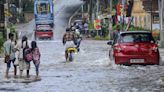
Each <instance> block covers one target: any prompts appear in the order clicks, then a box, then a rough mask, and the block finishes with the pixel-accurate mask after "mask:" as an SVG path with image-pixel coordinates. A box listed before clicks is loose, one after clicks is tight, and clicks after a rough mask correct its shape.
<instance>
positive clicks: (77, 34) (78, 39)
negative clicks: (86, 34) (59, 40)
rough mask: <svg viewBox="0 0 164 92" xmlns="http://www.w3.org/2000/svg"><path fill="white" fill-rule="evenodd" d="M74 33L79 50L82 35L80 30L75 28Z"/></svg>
mask: <svg viewBox="0 0 164 92" xmlns="http://www.w3.org/2000/svg"><path fill="white" fill-rule="evenodd" d="M74 35H75V41H76V48H77V51H78V52H79V50H80V49H79V47H80V43H81V41H82V35H81V34H80V30H79V29H75V32H74Z"/></svg>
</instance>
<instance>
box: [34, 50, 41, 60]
mask: <svg viewBox="0 0 164 92" xmlns="http://www.w3.org/2000/svg"><path fill="white" fill-rule="evenodd" d="M32 57H33V61H39V60H40V52H39V49H38V48H35V49H34V50H33V52H32Z"/></svg>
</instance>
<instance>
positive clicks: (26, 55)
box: [23, 42, 33, 62]
mask: <svg viewBox="0 0 164 92" xmlns="http://www.w3.org/2000/svg"><path fill="white" fill-rule="evenodd" d="M23 59H24V60H25V61H26V62H30V61H32V60H33V57H32V50H31V48H29V46H28V44H27V42H26V47H25V48H23Z"/></svg>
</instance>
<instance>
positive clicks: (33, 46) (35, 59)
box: [31, 41, 41, 79]
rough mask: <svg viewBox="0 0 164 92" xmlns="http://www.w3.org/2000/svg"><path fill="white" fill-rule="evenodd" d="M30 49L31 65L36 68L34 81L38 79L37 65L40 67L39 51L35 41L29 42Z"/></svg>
mask: <svg viewBox="0 0 164 92" xmlns="http://www.w3.org/2000/svg"><path fill="white" fill-rule="evenodd" d="M31 49H32V55H33V63H34V65H35V68H36V79H37V78H38V77H39V65H40V56H41V55H40V51H39V48H38V46H37V43H36V41H32V42H31Z"/></svg>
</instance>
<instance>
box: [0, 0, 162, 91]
mask: <svg viewBox="0 0 164 92" xmlns="http://www.w3.org/2000/svg"><path fill="white" fill-rule="evenodd" d="M70 1H73V0H67V1H66V0H58V1H56V3H57V6H55V13H56V15H55V28H54V40H40V41H37V43H38V47H39V48H40V51H41V65H40V77H41V80H39V81H33V80H32V81H29V80H28V79H20V78H13V67H12V68H11V69H10V76H11V78H9V79H5V78H4V75H5V68H6V65H5V64H4V63H3V62H2V61H3V60H2V59H0V61H1V62H0V92H164V66H158V65H148V66H140V65H133V66H122V65H115V64H113V62H111V61H110V59H109V56H108V54H109V46H108V45H107V41H95V40H83V41H82V43H81V46H80V52H79V53H76V54H75V55H74V61H73V62H67V63H66V62H65V57H64V50H65V47H64V46H63V44H62V39H61V38H62V36H63V33H64V32H65V28H66V27H67V23H68V19H69V17H70V16H71V14H73V13H74V11H76V9H75V10H74V11H72V12H69V13H68V11H70V10H72V9H74V8H75V7H76V8H78V7H79V5H80V4H81V2H80V0H74V3H70ZM71 6H74V7H71ZM33 26H34V21H31V22H30V23H28V24H26V25H23V26H19V27H18V31H19V32H20V35H24V34H26V35H28V37H29V38H30V39H33V36H32V34H33V30H32V28H33ZM22 30H25V32H24V31H22ZM24 72H25V71H24ZM18 74H19V72H18ZM30 75H31V77H32V78H33V77H35V68H34V65H33V63H32V62H31V70H30ZM24 76H25V73H24ZM26 80H27V81H26Z"/></svg>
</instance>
